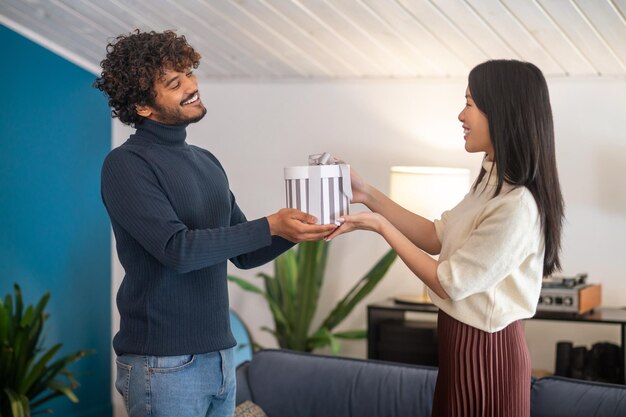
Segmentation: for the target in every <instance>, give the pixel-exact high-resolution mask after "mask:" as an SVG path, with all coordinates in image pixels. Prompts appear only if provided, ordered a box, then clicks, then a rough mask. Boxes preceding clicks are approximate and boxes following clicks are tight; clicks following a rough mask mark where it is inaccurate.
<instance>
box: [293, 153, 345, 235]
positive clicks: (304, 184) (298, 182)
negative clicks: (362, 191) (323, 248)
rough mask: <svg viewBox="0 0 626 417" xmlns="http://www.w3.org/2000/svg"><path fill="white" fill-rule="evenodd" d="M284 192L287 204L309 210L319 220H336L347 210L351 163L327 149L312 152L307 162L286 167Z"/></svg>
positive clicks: (327, 221) (327, 222)
mask: <svg viewBox="0 0 626 417" xmlns="http://www.w3.org/2000/svg"><path fill="white" fill-rule="evenodd" d="M285 194H286V197H287V207H289V208H295V209H298V210H301V211H304V212H305V213H309V214H312V215H313V216H315V217H317V219H318V222H317V223H318V224H332V223H336V221H337V219H338V218H340V217H341V216H344V215H346V214H349V212H350V210H349V209H350V201H351V200H352V186H351V183H350V166H349V165H347V164H345V163H343V162H342V161H339V160H337V159H335V158H333V157H332V156H331V155H330V154H328V153H323V154H320V155H311V156H309V165H308V166H295V167H288V168H285Z"/></svg>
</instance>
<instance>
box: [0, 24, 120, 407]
mask: <svg viewBox="0 0 626 417" xmlns="http://www.w3.org/2000/svg"><path fill="white" fill-rule="evenodd" d="M102 47H103V51H104V47H105V46H104V45H103V46H102ZM0 51H1V56H2V57H3V59H2V61H3V62H2V65H0V80H1V82H2V87H0V91H1V92H0V296H2V297H4V295H5V294H7V293H9V292H11V293H12V286H13V283H14V282H17V283H18V284H20V285H21V287H22V291H23V293H24V297H25V299H26V301H27V302H29V303H35V302H36V301H38V300H39V298H40V297H41V296H42V295H43V293H44V292H45V291H50V293H51V295H52V298H51V300H50V303H49V304H48V309H47V311H48V313H50V318H49V319H48V321H47V329H46V328H44V333H45V345H46V346H51V345H53V344H55V343H58V342H61V343H63V348H62V350H61V353H60V354H67V353H70V352H74V351H76V350H80V349H95V351H96V353H95V355H92V356H88V357H86V358H83V359H81V360H80V361H79V362H77V363H75V364H74V365H72V366H71V368H70V369H71V370H72V371H73V373H74V375H75V376H76V377H77V378H78V380H79V382H80V383H81V387H80V388H78V389H77V391H76V393H77V395H78V397H79V399H80V403H79V404H76V405H75V404H72V403H71V402H70V401H69V400H67V399H66V398H64V397H63V398H59V399H55V400H54V401H53V402H51V403H49V405H50V406H51V407H52V408H53V409H54V411H55V413H54V415H57V416H66V417H68V416H69V417H72V416H81V417H82V416H99V417H100V416H111V399H110V396H111V395H110V386H111V376H110V372H111V366H110V362H111V361H110V355H111V348H110V345H111V305H110V303H111V297H110V293H111V289H110V286H111V279H110V276H111V267H110V258H111V257H110V252H111V250H110V244H111V242H110V233H109V230H110V229H109V223H108V218H107V216H106V212H105V210H104V208H103V206H102V203H101V200H100V167H101V165H102V161H103V159H104V157H105V156H106V154H107V152H108V151H109V149H110V143H111V118H110V112H109V109H108V107H107V104H106V100H105V98H104V96H103V95H102V94H101V93H100V92H99V91H98V90H96V89H94V88H93V87H92V86H91V84H92V83H93V81H94V78H95V76H94V75H93V74H90V73H89V72H87V71H85V70H83V69H81V68H79V67H77V66H76V65H73V64H71V63H69V62H68V61H66V60H65V59H63V58H60V57H59V56H57V55H55V54H53V53H51V52H50V51H48V50H46V49H45V48H42V47H40V46H39V45H37V44H35V43H33V42H31V41H29V40H27V39H26V38H24V37H22V36H20V35H18V34H16V33H15V32H13V31H11V30H9V29H8V28H6V27H3V26H0ZM56 357H59V354H57V356H56Z"/></svg>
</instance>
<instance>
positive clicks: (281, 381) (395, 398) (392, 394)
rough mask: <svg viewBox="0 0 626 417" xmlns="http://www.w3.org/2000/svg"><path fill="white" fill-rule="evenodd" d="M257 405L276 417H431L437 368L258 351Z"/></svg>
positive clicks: (252, 374)
mask: <svg viewBox="0 0 626 417" xmlns="http://www.w3.org/2000/svg"><path fill="white" fill-rule="evenodd" d="M249 365H250V366H249V367H248V369H247V378H248V387H249V388H250V392H251V394H252V395H251V397H252V400H253V401H254V402H255V403H256V404H258V405H259V406H260V407H261V408H262V409H263V410H264V411H265V412H266V413H267V415H268V416H271V417H294V416H298V417H334V416H338V417H339V416H340V417H363V416H369V417H400V416H402V417H406V416H412V417H429V416H430V412H431V404H432V397H433V393H434V390H435V382H436V379H437V370H436V368H431V367H422V366H414V365H403V364H395V363H388V362H378V361H363V360H357V359H349V358H339V357H334V356H323V355H312V354H305V353H299V352H292V351H285V350H265V351H261V352H257V353H256V354H255V355H254V358H253V360H252V362H250V364H249Z"/></svg>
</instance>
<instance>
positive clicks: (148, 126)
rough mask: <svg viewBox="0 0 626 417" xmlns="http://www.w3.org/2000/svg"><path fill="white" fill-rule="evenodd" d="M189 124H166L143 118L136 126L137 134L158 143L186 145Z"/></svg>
mask: <svg viewBox="0 0 626 417" xmlns="http://www.w3.org/2000/svg"><path fill="white" fill-rule="evenodd" d="M187 126H189V124H180V125H164V124H161V123H157V122H155V121H153V120H150V119H143V121H142V122H141V123H140V124H138V125H136V128H137V135H139V136H142V137H145V138H147V139H149V140H151V141H154V142H156V143H160V144H162V145H169V146H185V145H186V142H185V139H186V138H187V130H186V129H187Z"/></svg>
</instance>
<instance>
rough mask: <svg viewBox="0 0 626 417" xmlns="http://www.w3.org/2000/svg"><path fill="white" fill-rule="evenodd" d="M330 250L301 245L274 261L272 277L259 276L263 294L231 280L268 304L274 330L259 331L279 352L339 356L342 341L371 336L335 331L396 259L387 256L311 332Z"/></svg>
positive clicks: (241, 281) (320, 245) (314, 244)
mask: <svg viewBox="0 0 626 417" xmlns="http://www.w3.org/2000/svg"><path fill="white" fill-rule="evenodd" d="M328 247H329V243H328V242H325V241H319V242H303V243H300V244H299V245H298V247H297V248H292V249H290V250H288V251H287V252H285V253H284V254H282V255H281V256H279V257H278V258H276V260H275V261H274V276H271V275H268V274H265V273H259V274H257V276H258V277H260V278H262V279H263V282H264V289H261V288H260V287H258V286H256V285H254V284H252V283H251V282H249V281H247V280H244V279H242V278H239V277H235V276H232V275H229V277H228V279H229V280H230V281H231V282H234V283H235V284H237V285H239V286H240V287H241V288H242V289H244V290H246V291H250V292H252V293H255V294H259V295H261V296H262V297H264V298H265V300H266V301H267V303H268V306H269V308H270V310H271V312H272V316H273V319H274V329H273V330H272V329H269V328H267V327H265V326H264V327H262V328H261V329H262V330H264V331H268V332H270V333H271V334H272V335H273V336H274V337H275V338H276V341H277V343H278V345H279V346H280V347H281V348H285V349H292V350H298V351H305V352H311V351H313V350H314V349H316V348H321V347H324V346H330V348H331V351H332V352H333V353H337V352H338V351H339V347H340V346H339V339H362V338H365V337H366V336H367V331H366V330H351V331H344V332H334V331H333V330H334V329H335V327H336V326H337V325H338V324H339V323H341V322H342V321H343V319H345V318H346V317H347V316H348V314H350V312H351V311H352V310H353V309H354V307H355V306H356V305H357V304H358V303H359V302H360V301H361V300H362V299H363V298H364V297H365V296H367V295H368V294H369V293H370V292H371V291H372V290H373V289H374V288H375V287H376V285H378V283H379V282H380V281H381V280H382V278H383V277H384V275H385V273H386V272H387V270H388V269H389V267H390V266H391V264H392V263H393V261H394V260H395V259H396V256H397V255H396V253H395V252H394V251H393V250H389V251H388V252H387V253H386V254H385V255H384V256H383V257H382V258H381V259H380V260H379V261H378V262H377V263H376V264H375V265H374V266H373V267H372V269H371V270H370V271H369V272H368V273H367V274H365V276H363V277H362V278H361V279H360V280H359V281H358V282H357V283H356V284H355V285H354V287H352V289H351V290H350V291H349V292H348V293H347V294H346V295H345V296H344V297H343V299H341V300H340V301H339V302H338V303H337V305H336V306H335V308H334V309H333V310H332V311H331V312H330V313H328V315H327V316H326V318H325V319H324V320H323V321H322V323H321V324H320V326H319V327H318V328H317V329H316V330H315V331H313V332H311V331H310V327H311V321H312V320H313V317H314V315H315V311H316V310H317V304H318V299H319V294H320V289H321V287H322V284H323V282H324V272H325V269H326V260H327V255H328Z"/></svg>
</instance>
